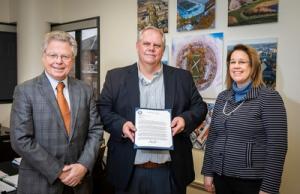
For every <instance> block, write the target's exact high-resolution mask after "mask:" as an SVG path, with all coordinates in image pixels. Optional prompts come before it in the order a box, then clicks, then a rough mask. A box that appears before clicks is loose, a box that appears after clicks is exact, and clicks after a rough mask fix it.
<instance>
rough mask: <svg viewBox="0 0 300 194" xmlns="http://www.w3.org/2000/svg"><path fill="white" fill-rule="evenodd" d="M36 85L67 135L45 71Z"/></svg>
mask: <svg viewBox="0 0 300 194" xmlns="http://www.w3.org/2000/svg"><path fill="white" fill-rule="evenodd" d="M38 85H39V87H40V91H41V95H42V96H44V97H45V98H46V99H47V101H48V102H49V107H50V108H51V109H52V112H53V113H55V115H56V117H57V121H58V122H59V125H60V127H61V128H62V129H64V132H65V135H66V137H68V135H67V132H66V130H65V125H64V121H63V119H62V116H61V113H60V110H59V107H58V104H57V101H56V97H55V94H54V91H53V89H52V86H51V84H50V82H49V80H48V78H47V76H46V74H45V73H43V74H42V75H40V77H39V81H38Z"/></svg>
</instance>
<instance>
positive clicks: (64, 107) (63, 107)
mask: <svg viewBox="0 0 300 194" xmlns="http://www.w3.org/2000/svg"><path fill="white" fill-rule="evenodd" d="M64 87H65V84H64V83H63V82H59V83H58V84H57V86H56V90H57V103H58V106H59V109H60V112H61V115H62V118H63V120H64V124H65V127H66V130H67V134H68V135H69V134H70V131H71V126H70V124H71V114H70V109H69V106H68V102H67V100H66V98H65V96H64V93H63V90H64Z"/></svg>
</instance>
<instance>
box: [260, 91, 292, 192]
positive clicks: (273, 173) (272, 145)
mask: <svg viewBox="0 0 300 194" xmlns="http://www.w3.org/2000/svg"><path fill="white" fill-rule="evenodd" d="M262 120H263V124H264V129H265V132H266V135H267V148H266V149H267V155H266V162H265V169H264V175H263V181H262V185H261V190H262V191H265V192H267V193H278V192H279V187H280V183H281V175H282V171H283V164H284V160H285V156H286V152H287V116H286V110H285V107H284V103H283V101H282V99H281V97H280V95H279V94H278V92H276V91H269V92H267V93H266V94H265V96H264V97H263V105H262Z"/></svg>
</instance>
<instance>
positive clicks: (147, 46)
mask: <svg viewBox="0 0 300 194" xmlns="http://www.w3.org/2000/svg"><path fill="white" fill-rule="evenodd" d="M142 45H143V47H145V48H152V47H153V48H154V49H156V50H157V49H160V48H162V45H161V44H154V43H153V44H151V43H150V42H142Z"/></svg>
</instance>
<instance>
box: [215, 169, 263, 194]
mask: <svg viewBox="0 0 300 194" xmlns="http://www.w3.org/2000/svg"><path fill="white" fill-rule="evenodd" d="M261 182H262V180H261V179H241V178H234V177H228V176H224V175H221V176H219V175H217V174H215V175H214V185H215V189H216V194H258V193H259V190H260V186H261Z"/></svg>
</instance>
